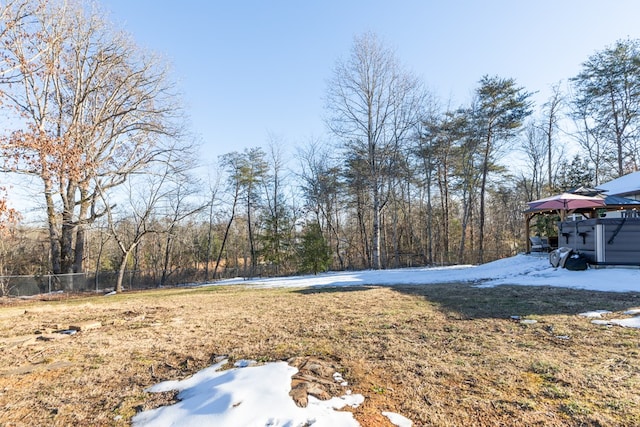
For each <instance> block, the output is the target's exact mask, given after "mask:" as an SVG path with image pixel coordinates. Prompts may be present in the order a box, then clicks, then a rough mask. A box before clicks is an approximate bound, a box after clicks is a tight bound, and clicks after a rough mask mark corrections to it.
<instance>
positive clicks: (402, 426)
mask: <svg viewBox="0 0 640 427" xmlns="http://www.w3.org/2000/svg"><path fill="white" fill-rule="evenodd" d="M382 415H384V416H385V417H387V418H389V421H391V424H393V425H395V426H398V427H411V426H412V425H413V423H412V422H411V420H410V419H409V418H407V417H404V416H402V415H400V414H396V413H395V412H383V413H382Z"/></svg>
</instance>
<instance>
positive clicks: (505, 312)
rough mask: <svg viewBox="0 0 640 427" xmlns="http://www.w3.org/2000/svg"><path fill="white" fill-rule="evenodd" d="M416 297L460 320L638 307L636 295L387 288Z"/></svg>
mask: <svg viewBox="0 0 640 427" xmlns="http://www.w3.org/2000/svg"><path fill="white" fill-rule="evenodd" d="M388 287H389V288H390V289H391V290H393V291H395V292H400V293H403V294H407V295H413V296H419V297H422V298H424V299H425V300H427V301H429V302H431V303H433V304H436V305H437V306H438V307H439V309H440V310H441V311H442V312H444V313H445V314H448V315H455V314H457V315H459V316H460V317H461V318H463V319H482V318H510V317H511V316H529V315H550V314H564V315H574V314H578V313H583V312H586V311H592V310H609V311H612V312H616V311H624V310H628V309H629V308H633V307H639V306H640V293H639V292H602V291H590V290H581V289H570V288H562V287H554V286H521V285H500V286H496V287H487V288H482V287H478V286H477V285H474V284H471V283H443V284H430V285H398V286H388Z"/></svg>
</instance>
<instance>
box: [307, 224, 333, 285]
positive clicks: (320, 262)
mask: <svg viewBox="0 0 640 427" xmlns="http://www.w3.org/2000/svg"><path fill="white" fill-rule="evenodd" d="M330 265H331V256H330V255H329V245H328V244H327V241H326V240H325V238H324V236H323V235H322V230H321V229H320V225H318V224H317V223H315V222H312V223H309V224H307V226H306V227H305V229H304V232H303V234H302V242H301V247H300V269H301V270H302V271H303V272H306V273H313V274H318V272H319V271H325V270H327V269H329V266H330Z"/></svg>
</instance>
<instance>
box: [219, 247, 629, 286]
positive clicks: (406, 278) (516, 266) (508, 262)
mask: <svg viewBox="0 0 640 427" xmlns="http://www.w3.org/2000/svg"><path fill="white" fill-rule="evenodd" d="M447 282H474V283H478V286H480V287H493V286H497V285H522V286H527V285H533V286H560V287H567V288H574V289H587V290H593V291H611V292H634V291H635V292H640V269H637V268H600V269H589V270H586V271H569V270H566V269H563V268H553V267H552V266H551V264H550V263H549V259H548V258H547V257H546V254H540V255H516V256H514V257H511V258H505V259H501V260H498V261H494V262H490V263H487V264H482V265H479V266H470V265H463V266H454V267H438V268H403V269H397V270H365V271H351V272H332V273H324V274H318V275H317V276H292V277H284V278H282V277H280V278H268V279H260V278H254V279H243V278H237V279H230V280H223V281H220V282H216V283H215V284H216V285H227V284H236V285H238V284H243V285H247V286H258V287H262V288H276V287H278V288H279V287H291V288H297V287H322V286H357V285H407V284H432V283H447Z"/></svg>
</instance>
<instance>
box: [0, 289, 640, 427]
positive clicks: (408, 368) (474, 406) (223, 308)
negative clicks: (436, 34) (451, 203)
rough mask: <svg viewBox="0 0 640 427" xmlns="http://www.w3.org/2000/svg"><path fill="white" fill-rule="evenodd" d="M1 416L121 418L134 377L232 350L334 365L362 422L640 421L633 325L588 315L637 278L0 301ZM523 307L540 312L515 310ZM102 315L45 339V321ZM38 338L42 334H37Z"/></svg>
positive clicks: (141, 382) (71, 420)
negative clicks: (575, 284)
mask: <svg viewBox="0 0 640 427" xmlns="http://www.w3.org/2000/svg"><path fill="white" fill-rule="evenodd" d="M0 301H1V303H0V425H1V426H7V427H8V426H35V425H39V426H42V425H116V426H117V425H128V424H129V423H130V420H131V417H132V416H133V415H135V413H136V412H137V411H140V410H143V409H148V408H152V407H156V406H158V405H161V404H165V403H168V402H171V401H172V400H173V399H174V398H175V395H174V394H173V393H164V394H158V395H156V394H148V393H145V392H144V389H145V388H146V387H148V386H150V385H153V384H156V383H158V382H160V381H163V380H166V379H181V378H185V377H187V376H189V375H191V374H193V373H195V372H197V371H198V370H200V369H202V368H204V367H206V366H209V365H210V364H212V361H213V360H214V359H215V358H216V357H218V356H220V355H226V356H228V357H229V359H230V360H235V359H241V358H244V359H256V360H258V361H274V360H287V359H289V358H291V357H296V356H314V357H316V358H320V359H323V360H326V361H328V362H331V363H334V364H336V365H337V366H340V367H341V369H342V373H343V376H344V378H345V379H346V380H347V381H349V383H350V385H351V389H352V390H353V392H354V393H361V394H363V395H364V396H365V397H366V400H365V403H364V404H363V405H362V406H360V407H359V408H357V409H354V410H353V412H354V415H355V417H356V419H357V420H358V421H359V422H360V424H361V425H363V426H390V425H391V424H390V423H389V422H388V420H387V419H386V418H385V417H383V416H382V415H381V414H380V413H381V412H382V411H393V412H398V413H400V414H402V415H404V416H406V417H408V418H410V419H411V420H413V422H414V425H417V426H520V425H522V426H536V425H537V426H638V425H640V397H639V396H640V392H639V391H640V331H639V330H637V329H626V328H622V327H606V326H598V325H594V324H592V323H591V322H590V320H589V319H586V318H584V317H580V316H577V315H576V314H577V313H580V312H583V311H587V310H594V309H607V310H611V311H613V312H614V313H613V314H612V315H610V316H611V317H624V315H623V314H622V313H621V312H622V311H624V310H627V309H630V308H634V307H640V294H639V293H627V294H619V293H605V292H587V291H577V290H568V289H560V288H551V287H517V286H514V287H511V286H502V287H498V288H492V289H478V288H474V287H471V286H469V285H466V284H443V285H428V286H402V287H383V286H370V287H366V286H362V287H353V288H327V289H293V290H291V289H256V288H245V287H209V288H196V289H191V288H190V289H172V290H157V291H148V292H135V293H134V292H132V293H124V294H120V295H116V296H110V297H105V296H87V297H73V298H68V297H65V298H64V299H61V300H56V301H42V300H41V301H21V300H15V299H11V300H8V299H4V300H0ZM512 315H520V316H523V317H526V318H528V319H534V320H537V323H534V324H521V323H518V322H517V321H514V320H512V319H510V316H512ZM87 321H99V322H101V324H102V327H100V328H96V329H88V330H84V331H80V332H78V333H77V334H75V335H73V336H69V337H66V338H59V339H51V338H53V337H57V336H60V335H61V334H50V333H51V332H52V331H56V330H60V329H66V328H68V327H69V326H72V325H74V324H79V323H80V322H87ZM43 338H44V339H43Z"/></svg>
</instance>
